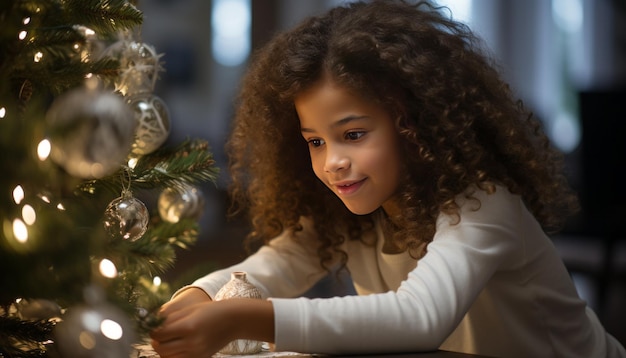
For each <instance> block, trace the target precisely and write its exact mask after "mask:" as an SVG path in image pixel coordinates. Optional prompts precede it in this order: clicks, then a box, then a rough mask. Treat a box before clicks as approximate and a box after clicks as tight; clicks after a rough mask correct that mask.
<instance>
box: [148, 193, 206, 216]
mask: <svg viewBox="0 0 626 358" xmlns="http://www.w3.org/2000/svg"><path fill="white" fill-rule="evenodd" d="M158 208H159V215H160V216H161V219H163V220H165V221H167V222H171V223H177V222H178V221H180V219H184V218H193V219H197V218H199V217H200V216H201V215H202V212H203V211H204V210H203V209H204V196H203V194H202V192H201V191H200V189H198V188H196V187H193V186H191V185H186V186H184V187H183V188H182V189H176V188H167V189H165V190H163V191H162V192H161V194H160V195H159V200H158Z"/></svg>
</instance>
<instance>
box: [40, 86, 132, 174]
mask: <svg viewBox="0 0 626 358" xmlns="http://www.w3.org/2000/svg"><path fill="white" fill-rule="evenodd" d="M133 117H134V115H133V112H132V110H131V109H130V107H129V106H128V104H127V103H125V101H124V99H123V98H122V97H121V96H119V95H116V94H114V93H111V92H106V91H101V90H98V89H90V88H82V87H81V88H78V89H74V90H71V91H69V92H66V93H64V94H63V95H61V96H59V97H57V98H56V99H55V100H54V102H52V105H51V106H50V108H49V109H48V111H47V113H46V123H47V128H46V131H47V132H48V134H49V139H50V144H51V151H50V158H51V159H52V161H54V162H55V163H56V164H58V165H60V166H61V167H63V168H64V169H65V170H66V171H67V172H68V173H69V174H70V175H72V176H75V177H78V178H83V179H93V178H101V177H104V176H106V175H109V174H112V173H114V172H115V171H117V170H118V169H119V168H120V167H121V165H122V164H123V163H124V162H125V161H126V158H127V157H128V154H129V152H130V149H131V145H132V143H133V140H134V135H135V127H136V121H135V120H134V119H133Z"/></svg>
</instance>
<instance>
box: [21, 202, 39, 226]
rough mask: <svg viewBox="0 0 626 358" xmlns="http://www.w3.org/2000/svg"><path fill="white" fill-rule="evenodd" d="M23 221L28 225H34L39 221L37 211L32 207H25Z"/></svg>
mask: <svg viewBox="0 0 626 358" xmlns="http://www.w3.org/2000/svg"><path fill="white" fill-rule="evenodd" d="M22 219H24V222H25V223H26V225H33V224H34V223H35V221H36V220H37V213H35V209H33V207H32V206H30V205H24V207H23V208H22Z"/></svg>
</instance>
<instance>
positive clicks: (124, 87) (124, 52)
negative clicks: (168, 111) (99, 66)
mask: <svg viewBox="0 0 626 358" xmlns="http://www.w3.org/2000/svg"><path fill="white" fill-rule="evenodd" d="M161 56H162V55H161V54H158V53H157V52H156V50H155V48H154V47H153V46H152V45H149V44H147V43H142V42H137V41H132V40H130V39H121V40H120V41H118V42H116V43H114V44H112V45H111V46H109V47H108V48H107V49H106V50H105V51H104V57H113V58H116V59H118V60H119V61H120V68H121V69H122V71H121V73H120V75H119V76H118V79H117V80H116V82H115V89H116V91H118V92H120V93H122V94H123V95H124V96H132V95H135V94H139V93H150V92H153V91H154V86H155V84H156V81H157V79H158V76H159V73H160V72H161V71H162V69H163V68H162V66H161V60H160V59H161Z"/></svg>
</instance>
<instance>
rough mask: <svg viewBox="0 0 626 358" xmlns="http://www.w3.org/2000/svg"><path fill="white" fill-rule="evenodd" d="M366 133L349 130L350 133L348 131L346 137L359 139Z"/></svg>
mask: <svg viewBox="0 0 626 358" xmlns="http://www.w3.org/2000/svg"><path fill="white" fill-rule="evenodd" d="M364 135H365V132H348V133H346V139H348V140H359V139H361V137H363V136H364Z"/></svg>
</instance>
